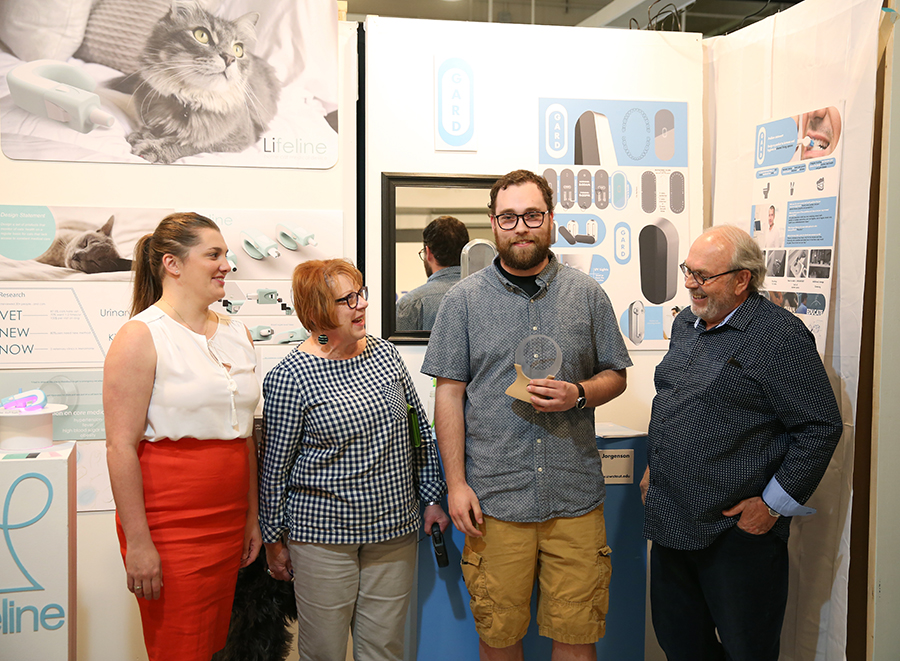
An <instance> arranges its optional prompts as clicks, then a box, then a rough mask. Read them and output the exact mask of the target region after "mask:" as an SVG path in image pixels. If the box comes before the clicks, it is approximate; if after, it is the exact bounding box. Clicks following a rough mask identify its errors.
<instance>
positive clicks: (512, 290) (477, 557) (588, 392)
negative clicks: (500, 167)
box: [422, 170, 631, 660]
mask: <svg viewBox="0 0 900 661" xmlns="http://www.w3.org/2000/svg"><path fill="white" fill-rule="evenodd" d="M489 208H490V212H491V214H490V217H491V227H492V228H493V231H494V238H495V240H496V243H497V249H498V253H499V254H498V256H497V257H496V258H495V260H494V262H493V264H491V265H490V266H488V267H487V268H484V269H482V270H480V271H478V272H477V273H474V274H472V275H470V276H469V277H467V278H464V279H463V280H461V281H460V282H459V283H458V284H457V285H455V286H454V287H453V288H452V289H451V290H450V291H449V292H447V294H446V295H445V296H444V299H443V301H442V302H441V307H440V310H439V312H438V316H437V320H436V322H435V325H434V327H433V328H432V331H431V340H430V342H429V343H428V350H427V352H426V354H425V360H424V363H423V365H422V371H423V372H424V373H425V374H429V375H431V376H435V377H437V395H436V404H435V426H436V431H437V439H438V446H439V448H440V451H441V456H442V458H443V462H444V470H445V472H446V477H447V486H448V505H449V513H450V515H451V517H452V519H453V522H454V524H455V525H456V527H457V528H458V529H459V530H460V531H461V532H464V533H465V534H466V543H465V548H464V549H463V553H462V569H463V576H464V578H465V581H466V586H467V587H468V589H469V594H470V596H471V602H470V603H471V607H472V614H473V615H474V618H475V628H476V630H477V631H478V635H479V638H480V641H479V652H480V656H481V658H482V659H489V660H492V659H521V658H522V654H523V650H522V637H523V636H524V635H525V632H526V630H527V629H528V622H529V619H530V617H531V612H530V603H531V592H532V588H533V586H534V582H535V580H538V581H539V582H540V599H539V600H538V604H539V605H538V614H537V620H538V625H539V627H540V634H541V635H543V636H547V637H550V638H552V639H553V658H554V659H572V660H579V659H580V660H590V659H595V658H596V645H595V643H596V641H597V640H599V639H600V637H601V636H603V634H604V632H605V616H606V611H607V609H608V606H609V591H608V589H609V578H610V560H609V553H610V550H609V547H608V546H607V545H606V528H605V524H604V519H603V500H604V497H605V495H606V492H605V489H604V483H603V473H602V471H601V465H600V456H599V454H598V452H597V445H596V440H595V435H594V407H597V406H600V405H601V404H604V403H606V402H608V401H609V400H611V399H613V398H615V397H617V396H618V395H620V394H621V393H622V392H623V391H624V390H625V368H626V367H628V366H630V365H631V359H630V358H629V357H628V352H627V351H626V350H625V344H624V342H623V341H622V335H621V333H620V332H619V328H618V324H617V323H616V319H615V315H614V313H613V310H612V306H611V305H610V302H609V298H608V297H607V296H606V293H605V292H604V291H603V289H602V288H601V287H600V285H599V284H598V283H597V282H596V281H595V280H594V279H593V278H591V277H589V276H587V275H585V274H584V273H581V272H580V271H577V270H575V269H571V268H566V267H564V266H562V265H561V264H560V262H559V260H558V259H557V258H556V256H555V255H554V254H553V253H552V252H551V251H550V245H551V243H552V239H551V237H552V235H553V193H552V192H551V189H550V187H549V185H548V184H547V181H546V180H545V179H544V178H543V177H540V176H538V175H536V174H534V173H533V172H529V171H527V170H517V171H515V172H511V173H509V174H508V175H506V176H504V177H502V178H501V179H500V180H498V181H497V182H496V183H495V184H494V186H493V188H492V189H491V202H490V205H489ZM536 334H539V335H547V336H550V337H552V338H553V339H555V340H556V342H557V343H558V344H559V346H560V348H561V350H562V353H563V356H562V367H561V368H560V370H559V373H558V374H556V375H555V377H556V378H548V379H534V380H532V381H531V382H530V384H529V386H528V391H529V393H530V394H531V401H530V403H529V402H524V401H520V400H518V399H513V398H512V397H508V396H506V395H504V392H505V390H506V388H507V386H509V385H510V384H511V383H512V382H513V381H515V379H516V370H515V365H514V362H515V361H514V353H515V350H516V347H517V346H518V344H519V343H520V342H521V341H522V340H523V339H525V338H527V337H529V336H531V335H536Z"/></svg>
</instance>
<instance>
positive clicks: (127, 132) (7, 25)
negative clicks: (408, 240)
mask: <svg viewBox="0 0 900 661" xmlns="http://www.w3.org/2000/svg"><path fill="white" fill-rule="evenodd" d="M29 5H33V7H31V8H30V9H29ZM57 5H66V3H49V4H46V3H43V2H42V0H16V1H15V2H8V3H7V2H4V3H0V42H2V44H5V45H6V47H7V49H6V51H7V52H4V49H3V48H2V46H0V149H2V150H3V153H4V154H5V155H6V156H7V157H8V158H12V159H24V160H53V161H94V162H127V163H140V164H147V163H151V164H179V165H181V164H188V165H230V166H253V167H278V168H284V167H293V168H311V169H324V168H329V167H332V166H333V165H334V164H335V163H336V162H337V157H338V134H337V129H338V122H337V80H338V71H337V8H336V4H335V2H334V0H94V1H93V2H92V1H91V0H72V2H71V3H70V6H69V7H67V8H65V7H64V9H65V10H66V11H65V13H66V16H65V17H59V19H58V20H59V21H60V25H56V26H54V25H53V22H54V20H57V19H56V17H54V13H58V12H59V11H60V10H59V9H57V8H56V6H57ZM29 12H30V13H29ZM79 12H80V13H81V14H79ZM79 15H83V16H84V20H83V21H80V22H79V20H77V17H78V16H79ZM35 16H39V17H40V19H39V22H40V21H43V22H44V23H47V24H49V25H46V26H44V27H46V28H47V30H46V31H42V30H41V29H35V26H34V24H33V23H34V20H35V18H34V17H35ZM63 19H65V20H63ZM39 27H40V26H39ZM53 28H55V29H53ZM60 30H62V31H63V38H62V39H61V38H59V31H60ZM61 42H67V43H68V44H69V47H68V48H63V47H62V46H60V43H61Z"/></svg>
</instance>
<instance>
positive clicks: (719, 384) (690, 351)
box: [641, 226, 842, 661]
mask: <svg viewBox="0 0 900 661" xmlns="http://www.w3.org/2000/svg"><path fill="white" fill-rule="evenodd" d="M681 270H682V272H683V273H684V277H685V287H687V289H688V290H689V291H690V294H691V307H690V309H685V310H683V311H682V312H681V313H680V314H679V315H678V317H677V318H676V319H675V322H674V323H673V324H672V339H671V342H670V345H669V351H668V353H667V354H666V356H665V357H664V358H663V360H662V362H661V363H660V364H659V366H658V367H657V368H656V376H655V385H656V397H655V398H654V400H653V410H652V414H651V418H650V429H649V435H648V442H647V454H648V469H647V471H646V473H645V474H644V478H643V480H642V481H641V488H642V492H643V495H644V506H645V510H644V536H645V537H647V538H648V539H651V540H652V541H653V548H652V551H651V555H650V600H651V608H652V614H653V626H654V629H655V631H656V637H657V639H658V640H659V643H660V646H661V647H662V648H663V650H664V651H665V653H666V656H667V657H668V659H669V661H712V660H714V659H715V660H716V661H719V660H722V659H726V658H727V659H730V660H732V661H777V659H778V651H779V639H780V635H781V626H782V621H783V619H784V612H785V607H786V604H787V591H788V552H787V539H788V533H789V531H790V521H791V517H792V516H806V515H810V514H812V513H814V512H815V510H813V509H812V508H809V507H805V506H804V503H805V502H806V501H807V500H808V499H809V497H810V496H812V494H813V491H815V489H816V487H817V486H818V484H819V480H820V479H821V478H822V475H823V474H824V472H825V469H826V467H827V466H828V462H829V460H830V458H831V455H832V453H833V452H834V448H835V446H836V445H837V442H838V440H839V439H840V436H841V430H842V423H841V416H840V411H839V410H838V406H837V402H836V400H835V396H834V393H833V392H832V389H831V385H830V383H829V381H828V375H827V374H826V373H825V368H824V366H823V365H822V361H821V359H820V358H819V355H818V353H817V352H816V344H815V340H814V338H813V336H812V334H811V333H810V332H809V330H807V328H806V326H804V324H803V322H802V321H801V320H800V319H799V318H797V317H796V316H794V315H793V314H791V313H790V312H789V311H787V310H785V309H783V308H780V307H778V306H776V305H775V304H773V303H772V302H770V301H769V300H768V299H766V298H764V297H763V296H761V295H760V294H759V288H760V287H761V286H762V283H763V279H764V278H765V273H766V267H765V262H764V260H763V256H762V253H761V251H760V249H759V246H757V244H756V242H755V241H753V239H751V238H750V236H749V235H747V233H746V232H744V231H743V230H740V229H738V228H736V227H731V226H720V227H715V228H712V229H710V230H707V231H706V232H704V233H703V234H702V235H701V236H700V238H698V239H697V240H696V241H695V242H694V244H693V245H692V246H691V249H690V251H689V253H688V256H687V259H685V261H684V263H683V264H682V265H681Z"/></svg>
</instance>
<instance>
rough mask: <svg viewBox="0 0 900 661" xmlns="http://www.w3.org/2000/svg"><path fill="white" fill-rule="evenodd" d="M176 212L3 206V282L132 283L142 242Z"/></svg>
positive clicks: (0, 250) (0, 259) (0, 231)
mask: <svg viewBox="0 0 900 661" xmlns="http://www.w3.org/2000/svg"><path fill="white" fill-rule="evenodd" d="M172 211H173V209H125V208H94V207H45V206H15V205H0V239H2V241H0V281H22V280H35V281H47V280H68V281H82V280H85V281H110V280H112V281H125V282H127V281H129V280H130V279H131V257H132V253H133V252H134V245H135V243H137V240H138V239H139V238H140V237H141V236H143V235H144V234H147V233H148V232H152V231H153V229H154V228H155V227H156V225H157V224H158V223H159V221H160V219H161V218H163V217H164V216H165V215H166V214H168V213H171V212H172Z"/></svg>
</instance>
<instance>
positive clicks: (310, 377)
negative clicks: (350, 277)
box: [259, 335, 446, 544]
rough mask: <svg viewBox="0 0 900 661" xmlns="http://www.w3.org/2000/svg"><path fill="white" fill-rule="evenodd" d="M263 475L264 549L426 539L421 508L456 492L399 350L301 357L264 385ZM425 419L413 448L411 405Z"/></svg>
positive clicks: (372, 341)
mask: <svg viewBox="0 0 900 661" xmlns="http://www.w3.org/2000/svg"><path fill="white" fill-rule="evenodd" d="M263 396H264V398H265V404H264V408H263V414H264V416H265V428H266V431H265V446H264V449H263V456H262V462H261V464H262V470H261V473H260V484H259V488H260V512H259V519H260V528H261V529H262V536H263V541H264V542H267V543H268V542H275V541H278V540H279V539H280V538H281V535H282V533H284V532H285V531H287V532H288V534H289V536H290V538H291V539H293V540H295V541H299V542H314V543H320V544H367V543H375V542H382V541H385V540H388V539H392V538H395V537H399V536H401V535H405V534H407V533H410V532H412V531H414V530H416V529H417V528H418V526H419V516H418V513H419V500H420V499H421V500H424V501H436V500H440V498H441V496H442V495H443V493H444V492H445V489H446V486H445V484H444V480H443V477H442V475H441V470H440V466H439V464H438V458H437V452H436V451H435V448H434V443H433V440H432V436H431V430H430V428H429V424H428V418H427V417H426V415H425V411H424V409H423V408H422V404H421V403H420V401H419V398H418V396H417V395H416V391H415V388H414V387H413V385H412V380H411V379H410V376H409V373H408V372H407V370H406V367H405V365H404V364H403V362H402V360H401V359H400V356H399V354H398V353H397V350H396V349H395V348H394V346H393V345H392V344H391V343H389V342H387V341H385V340H382V339H379V338H376V337H372V336H371V335H370V336H367V345H366V348H365V350H364V351H363V352H362V354H360V355H359V356H356V357H354V358H350V359H347V360H328V359H325V358H320V357H318V356H312V355H310V354H308V353H304V352H302V351H298V350H294V351H292V352H291V353H290V354H288V355H287V356H286V357H285V358H284V359H283V360H282V361H281V362H280V363H278V365H276V366H275V368H274V369H272V370H271V371H270V372H269V373H268V374H267V375H266V377H265V379H264V381H263ZM407 402H409V404H411V405H412V406H414V407H415V409H416V410H417V411H418V414H419V423H420V424H419V429H420V432H421V436H422V444H421V446H420V447H418V448H416V447H413V445H412V443H411V441H410V435H409V428H408V423H407V412H406V408H407V407H406V404H407Z"/></svg>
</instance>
